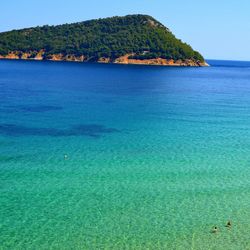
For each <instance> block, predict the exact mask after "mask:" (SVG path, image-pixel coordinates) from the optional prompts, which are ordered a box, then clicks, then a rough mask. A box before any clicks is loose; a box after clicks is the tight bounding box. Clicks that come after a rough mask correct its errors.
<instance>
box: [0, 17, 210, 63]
mask: <svg viewBox="0 0 250 250" xmlns="http://www.w3.org/2000/svg"><path fill="white" fill-rule="evenodd" d="M0 59H22V60H52V61H75V62H98V63H117V64H143V65H165V66H208V64H207V63H206V62H205V60H204V58H203V56H202V55H201V54H200V53H199V52H197V51H195V50H193V49H192V47H191V46H190V45H188V44H186V43H184V42H182V41H181V40H179V39H177V38H176V37H175V36H174V34H173V33H172V32H171V31H170V30H169V29H168V28H167V27H165V26H164V25H163V24H161V23H160V22H158V21H157V20H156V19H154V18H153V17H151V16H148V15H127V16H124V17H118V16H115V17H110V18H102V19H95V20H89V21H84V22H78V23H72V24H63V25H56V26H49V25H45V26H41V27H40V26H39V27H34V28H25V29H20V30H12V31H8V32H2V33H0Z"/></svg>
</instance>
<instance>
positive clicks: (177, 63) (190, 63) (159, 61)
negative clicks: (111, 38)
mask: <svg viewBox="0 0 250 250" xmlns="http://www.w3.org/2000/svg"><path fill="white" fill-rule="evenodd" d="M130 56H133V55H132V54H127V55H124V56H121V57H118V58H116V59H111V58H104V57H101V58H98V59H97V60H93V61H92V60H90V59H88V58H87V57H85V56H83V55H81V56H75V55H63V54H62V53H61V54H53V55H48V56H47V57H45V56H44V51H39V52H38V53H36V55H35V56H33V57H31V53H22V52H17V51H16V52H10V53H9V54H7V55H5V56H3V55H0V60H24V61H26V60H27V61H56V62H58V61H59V62H60V61H61V62H79V63H100V64H124V65H144V66H145V65H149V66H165V67H208V66H210V65H209V64H208V63H207V62H206V61H204V62H200V61H195V60H192V59H185V60H181V59H179V60H173V59H164V58H160V57H159V58H152V59H133V58H130Z"/></svg>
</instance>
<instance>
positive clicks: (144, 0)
mask: <svg viewBox="0 0 250 250" xmlns="http://www.w3.org/2000/svg"><path fill="white" fill-rule="evenodd" d="M0 1H1V2H0V8H1V15H0V32H3V31H8V30H12V29H19V28H27V27H33V26H38V25H39V26H41V25H45V24H49V25H56V24H63V23H72V22H79V21H85V20H89V19H95V18H102V17H110V16H124V15H127V14H148V15H151V16H153V17H154V18H156V19H157V20H158V21H160V22H161V23H162V24H164V25H165V26H166V27H168V28H169V29H170V30H171V31H172V32H173V33H174V34H175V35H176V37H177V38H179V39H181V40H182V41H184V42H186V43H188V44H190V45H191V46H192V47H193V48H194V49H195V50H198V51H199V52H200V53H201V54H202V55H203V56H204V57H205V58H206V59H225V60H248V61H250V0H0Z"/></svg>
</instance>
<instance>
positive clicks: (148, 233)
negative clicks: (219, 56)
mask: <svg viewBox="0 0 250 250" xmlns="http://www.w3.org/2000/svg"><path fill="white" fill-rule="evenodd" d="M209 63H210V64H211V65H212V67H209V68H165V67H150V66H145V67H144V66H125V65H124V66H123V65H98V64H80V63H60V62H59V63H53V62H25V61H0V187H1V196H0V202H1V203H0V204H1V206H0V215H1V220H0V231H1V234H0V249H178V250H179V249H185V250H186V249H227V250H228V249H229V250H230V249H234V250H235V249H244V250H245V249H250V63H248V62H229V61H210V62H209ZM65 154H66V155H67V157H64V155H65ZM228 220H231V221H232V223H233V226H232V228H231V229H228V228H226V227H225V224H226V222H227V221H228ZM215 225H216V226H218V227H219V232H218V233H217V234H212V233H211V232H210V231H211V229H212V227H213V226H215Z"/></svg>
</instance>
